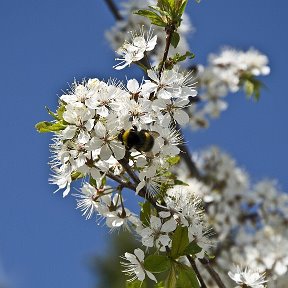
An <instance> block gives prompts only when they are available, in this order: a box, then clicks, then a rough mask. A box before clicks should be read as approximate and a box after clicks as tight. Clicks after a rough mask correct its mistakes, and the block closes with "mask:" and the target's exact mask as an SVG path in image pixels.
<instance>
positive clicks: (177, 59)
mask: <svg viewBox="0 0 288 288" xmlns="http://www.w3.org/2000/svg"><path fill="white" fill-rule="evenodd" d="M194 58H195V54H194V53H192V52H190V51H187V52H186V53H185V54H182V55H181V54H179V53H176V54H175V55H174V56H173V57H169V58H168V59H167V60H166V62H165V69H167V70H171V69H173V67H174V65H176V64H177V63H179V62H182V61H185V60H186V59H194Z"/></svg>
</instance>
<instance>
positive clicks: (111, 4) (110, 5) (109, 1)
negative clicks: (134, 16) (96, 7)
mask: <svg viewBox="0 0 288 288" xmlns="http://www.w3.org/2000/svg"><path fill="white" fill-rule="evenodd" d="M104 1H105V3H106V4H107V6H108V8H109V9H110V11H111V12H112V14H113V16H114V17H115V19H116V20H117V21H121V20H123V17H122V15H121V14H120V13H119V11H118V9H117V7H116V5H115V3H114V2H113V0H104Z"/></svg>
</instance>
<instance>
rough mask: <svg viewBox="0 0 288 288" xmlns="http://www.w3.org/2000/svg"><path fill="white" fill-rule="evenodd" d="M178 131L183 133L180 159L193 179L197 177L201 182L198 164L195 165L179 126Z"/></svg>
mask: <svg viewBox="0 0 288 288" xmlns="http://www.w3.org/2000/svg"><path fill="white" fill-rule="evenodd" d="M176 129H177V130H178V131H179V132H180V133H181V137H182V139H183V143H182V144H180V145H179V146H178V147H179V149H180V151H181V152H180V157H181V158H182V159H183V160H184V162H185V164H186V165H187V167H188V169H189V171H190V176H191V177H195V178H197V179H199V180H201V175H200V173H199V171H198V169H197V167H196V164H195V163H194V161H193V160H192V156H191V153H190V151H189V149H188V147H187V145H186V144H185V140H184V135H183V132H182V129H181V127H180V126H179V125H178V124H177V126H176Z"/></svg>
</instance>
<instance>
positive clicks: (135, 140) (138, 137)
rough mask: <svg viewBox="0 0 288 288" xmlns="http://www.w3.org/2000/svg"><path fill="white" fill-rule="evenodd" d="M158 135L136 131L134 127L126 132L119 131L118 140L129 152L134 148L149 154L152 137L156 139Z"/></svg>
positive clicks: (147, 131)
mask: <svg viewBox="0 0 288 288" xmlns="http://www.w3.org/2000/svg"><path fill="white" fill-rule="evenodd" d="M157 134H158V133H157V132H154V131H149V130H144V129H142V130H140V131H138V130H137V127H136V126H133V127H132V128H131V129H128V130H124V129H123V130H121V132H120V134H119V135H118V140H119V141H121V142H122V144H123V145H125V147H126V148H127V149H128V150H130V149H132V148H135V149H136V150H138V151H142V152H149V151H150V150H151V149H152V148H153V145H154V137H157V136H158V135H159V134H158V135H157Z"/></svg>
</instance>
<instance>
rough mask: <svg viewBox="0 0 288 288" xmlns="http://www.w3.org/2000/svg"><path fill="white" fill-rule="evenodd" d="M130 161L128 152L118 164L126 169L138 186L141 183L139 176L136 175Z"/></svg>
mask: <svg viewBox="0 0 288 288" xmlns="http://www.w3.org/2000/svg"><path fill="white" fill-rule="evenodd" d="M128 159H129V152H128V151H127V152H126V155H125V157H124V158H123V159H121V160H118V162H119V163H120V164H121V165H122V167H123V168H124V169H125V171H126V172H127V174H128V175H129V176H130V177H131V179H132V180H133V181H134V183H135V184H136V185H138V184H139V183H140V180H139V178H138V176H137V175H136V174H135V172H134V171H133V170H132V169H131V167H130V165H129V160H128Z"/></svg>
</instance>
